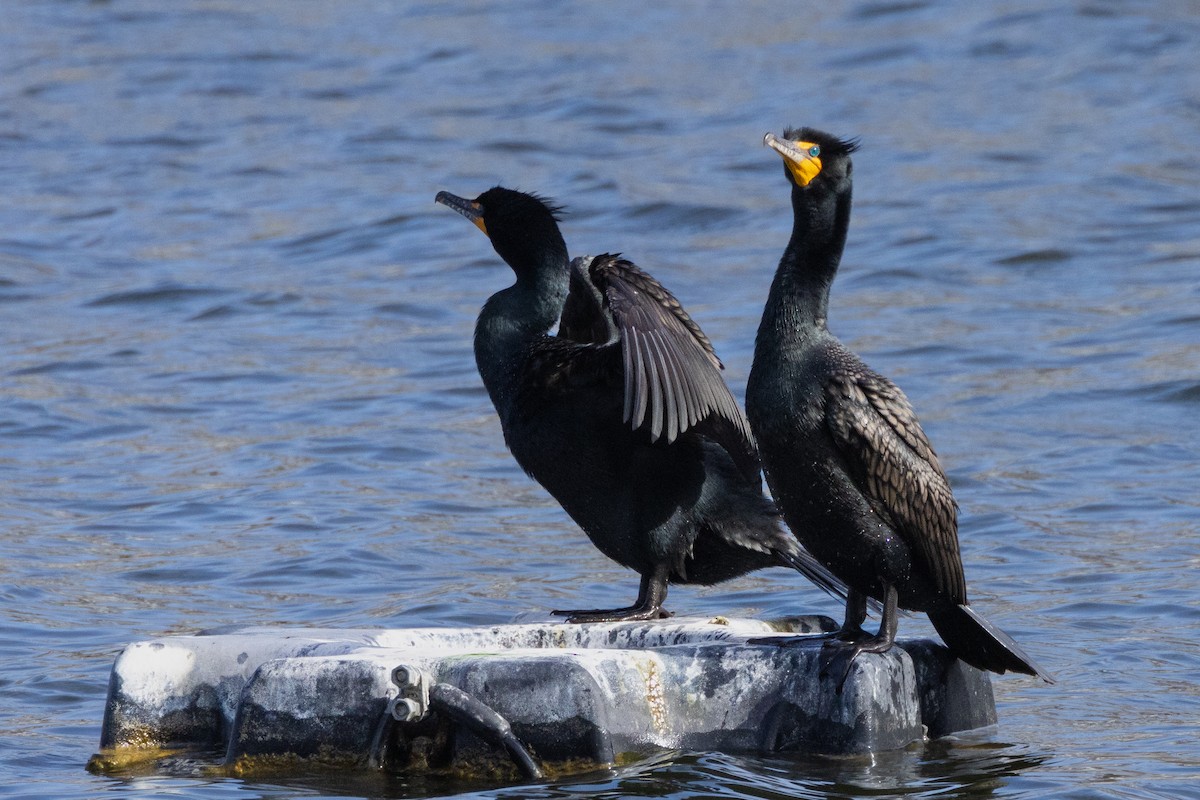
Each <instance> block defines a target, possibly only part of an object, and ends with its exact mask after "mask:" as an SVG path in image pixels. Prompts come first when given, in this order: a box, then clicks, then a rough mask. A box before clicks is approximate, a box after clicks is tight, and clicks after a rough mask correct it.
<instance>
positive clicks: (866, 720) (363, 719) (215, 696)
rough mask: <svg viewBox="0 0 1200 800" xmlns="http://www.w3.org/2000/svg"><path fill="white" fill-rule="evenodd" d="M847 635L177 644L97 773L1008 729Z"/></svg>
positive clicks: (151, 644)
mask: <svg viewBox="0 0 1200 800" xmlns="http://www.w3.org/2000/svg"><path fill="white" fill-rule="evenodd" d="M834 627H835V625H834V623H833V621H832V620H830V619H829V618H827V617H797V618H792V619H788V620H782V621H776V622H764V621H760V620H746V619H724V618H716V619H709V620H703V619H672V620H665V621H660V622H624V623H595V624H584V625H570V624H559V623H546V624H520V625H498V626H495V627H486V628H410V629H395V630H326V629H286V628H265V627H248V628H237V629H226V630H220V631H211V632H205V633H201V634H198V635H194V636H171V637H166V638H161V639H155V640H152V641H146V642H139V643H136V644H131V645H129V646H128V647H126V648H125V650H124V651H123V652H122V653H121V655H120V656H119V657H118V658H117V660H116V663H115V664H114V666H113V671H112V678H111V681H110V683H109V690H108V701H107V705H106V708H105V713H104V725H103V731H102V734H101V741H100V747H101V750H100V752H99V753H97V754H96V756H94V757H93V759H92V762H91V764H90V765H89V766H90V768H91V769H93V770H96V771H102V772H104V771H108V772H113V771H123V770H126V769H129V767H130V765H133V764H141V765H142V767H141V768H142V769H151V770H153V769H156V768H161V769H164V770H166V771H170V766H169V764H170V763H171V762H170V759H171V758H175V759H178V758H179V755H178V754H179V753H185V754H193V755H192V756H191V757H190V762H189V763H191V764H193V766H194V764H195V759H196V758H197V756H196V755H195V754H208V755H207V758H208V768H210V769H212V770H215V771H218V772H221V771H223V772H226V773H232V774H247V773H248V772H254V771H256V770H259V769H263V770H271V771H278V770H280V769H284V770H286V769H290V768H296V769H301V768H302V769H306V770H308V769H311V768H312V767H314V766H325V767H329V768H358V769H382V770H389V771H393V772H398V773H404V772H408V773H418V772H439V773H446V774H462V775H464V776H474V777H478V776H480V775H495V776H497V777H498V778H501V779H505V778H511V779H520V778H526V779H533V778H537V777H540V776H541V775H542V774H543V772H563V771H568V770H571V771H578V770H586V769H589V768H596V767H599V766H604V765H608V764H612V763H615V762H618V761H623V760H626V759H630V758H636V757H639V756H648V755H651V754H653V753H654V752H656V751H660V750H663V749H674V748H682V749H691V750H719V751H726V752H760V753H761V752H777V751H798V752H806V753H829V754H845V753H861V752H867V751H875V750H888V749H894V748H900V747H904V746H906V745H909V744H911V743H913V742H917V741H921V740H923V739H926V738H934V737H938V736H944V735H946V734H951V733H956V732H959V731H965V730H970V729H974V728H980V727H985V726H988V725H992V724H994V723H995V721H996V709H995V702H994V699H993V696H992V684H991V681H990V679H989V677H988V676H987V675H986V674H985V673H983V672H980V671H979V670H977V669H974V668H973V667H969V666H967V665H966V664H963V663H962V662H961V661H957V660H955V659H953V658H951V657H950V656H949V654H948V652H947V651H946V649H945V648H944V647H942V646H941V645H939V644H936V643H934V642H931V641H927V640H921V641H910V642H899V643H898V645H897V646H896V647H894V648H892V649H891V650H890V651H889V652H887V653H883V654H862V655H860V656H859V657H858V658H857V659H855V660H854V661H853V663H852V666H851V667H850V669H849V671H848V672H846V671H845V670H844V669H843V668H841V667H839V668H837V669H829V666H830V663H829V655H828V654H829V651H828V650H823V648H822V638H821V637H820V635H819V634H821V633H824V632H828V631H830V630H833V628H834ZM781 636H783V637H786V639H787V641H788V646H779V640H780V639H779V637H781ZM764 637H770V641H767V642H761V641H758V640H760V639H762V638H764ZM845 663H848V662H845ZM823 672H825V673H830V674H823ZM834 673H836V674H834ZM843 674H844V675H845V678H844V683H842V676H843ZM839 683H841V685H840V686H839ZM839 689H840V691H839ZM199 758H201V760H203V758H204V757H203V756H200V757H199Z"/></svg>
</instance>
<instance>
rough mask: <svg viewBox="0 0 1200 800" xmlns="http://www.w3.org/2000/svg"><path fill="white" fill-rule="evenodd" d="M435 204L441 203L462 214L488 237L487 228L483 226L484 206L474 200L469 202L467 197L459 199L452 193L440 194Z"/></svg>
mask: <svg viewBox="0 0 1200 800" xmlns="http://www.w3.org/2000/svg"><path fill="white" fill-rule="evenodd" d="M433 202H435V203H441V204H442V205H444V206H446V207H447V208H452V209H454V210H455V211H457V212H458V213H460V214H462V215H463V216H464V217H466V218H467V219H469V220H471V222H474V223H475V227H477V228H479V230H481V231H483V234H484V236H486V235H487V226H485V225H484V224H483V206H481V205H479V203H476V202H475V201H474V200H468V199H466V198H465V197H459V196H458V195H456V194H450V192H438V193H437V197H435V198H433Z"/></svg>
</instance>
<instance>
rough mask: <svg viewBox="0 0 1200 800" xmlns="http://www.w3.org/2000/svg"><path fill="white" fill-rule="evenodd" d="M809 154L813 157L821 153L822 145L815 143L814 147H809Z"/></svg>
mask: <svg viewBox="0 0 1200 800" xmlns="http://www.w3.org/2000/svg"><path fill="white" fill-rule="evenodd" d="M808 154H809V155H810V156H812V157H813V158H816V157H817V156H819V155H821V146H820V145H819V144H814V145H813V146H812V147H810V148H808Z"/></svg>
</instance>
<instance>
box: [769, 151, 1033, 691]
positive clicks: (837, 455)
mask: <svg viewBox="0 0 1200 800" xmlns="http://www.w3.org/2000/svg"><path fill="white" fill-rule="evenodd" d="M764 141H765V144H767V145H769V146H770V147H772V148H774V149H775V150H776V151H777V152H778V153H779V154H780V155H781V156H783V161H784V165H785V167H786V169H785V174H786V176H787V180H788V182H789V183H790V184H791V187H792V209H793V213H794V216H795V221H794V226H793V229H792V237H791V241H789V242H788V245H787V249H786V250H785V251H784V254H783V257H782V258H781V259H780V262H779V267H778V269H777V271H776V273H775V279H774V281H773V283H772V284H771V291H770V295H769V297H768V299H767V303H766V308H765V309H764V310H763V317H762V322H761V324H760V325H759V328H758V337H757V340H756V342H755V348H754V365H753V367H752V369H751V371H750V377H749V381H748V383H747V387H746V413H747V416H748V418H749V420H750V425H751V429H752V430H753V431H754V434H755V436H756V437H757V439H758V443H759V447H760V449H761V453H762V459H763V465H764V467H765V472H766V475H767V483H768V485H769V486H770V488H771V492H772V494H773V495H774V497H775V501H776V502H777V503H778V504H779V507H780V510H781V511H782V512H783V515H784V519H785V520H786V521H787V523H788V525H789V526H790V527H791V529H792V531H793V532H795V534H796V535H797V536H798V537H799V538H800V540H801V542H803V544H804V546H805V547H806V548H807V549H808V550H809V551H810V552H811V553H812V554H813V555H814V556H816V558H817V559H818V560H819V561H820V562H821V563H822V564H824V565H825V566H827V567H829V569H830V571H831V572H833V574H834V575H836V576H837V577H839V578H841V579H842V580H843V581H845V582H846V585H847V586H849V588H850V595H849V599H848V600H847V602H846V617H845V622H844V623H843V625H842V629H841V630H840V631H839V632H838V634H837V635H836V636H837V639H836V640H835V641H837V642H838V643H840V644H844V646H845V647H847V648H849V654H848V655H849V658H850V660H851V662H852V660H853V657H854V656H855V655H857V654H858V653H859V652H883V651H885V650H887V649H889V648H890V647H891V646H892V644H893V642H894V641H895V637H896V623H897V606H898V607H899V608H903V609H909V610H913V611H923V612H925V613H926V614H928V615H929V619H930V621H931V622H932V623H933V626H934V628H936V629H937V631H938V633H939V634H940V635H941V637H942V639H943V640H944V641H945V642H946V645H947V646H948V647H949V648H950V651H951V652H952V653H953V654H954V655H956V656H957V657H958V658H961V659H962V660H963V661H965V662H967V663H968V664H971V665H973V666H976V667H979V668H981V669H986V670H990V671H992V672H999V673H1003V672H1005V671H1008V670H1012V671H1014V672H1023V673H1025V674H1028V675H1038V676H1040V677H1042V678H1044V679H1045V680H1047V681H1050V680H1051V679H1050V677H1049V676H1048V675H1046V673H1044V672H1042V671H1041V670H1040V669H1039V668H1038V667H1037V666H1035V665H1034V663H1033V662H1032V661H1031V660H1030V658H1029V657H1028V656H1027V655H1026V654H1025V653H1024V652H1023V651H1022V650H1021V648H1020V647H1019V646H1018V645H1017V643H1016V642H1014V641H1013V640H1012V639H1011V638H1010V637H1009V636H1008V635H1007V634H1005V633H1004V632H1003V631H1001V630H1000V629H999V628H996V627H995V626H993V625H991V624H990V623H989V622H988V621H987V620H985V619H984V618H983V617H981V616H980V615H979V614H978V613H976V612H975V611H974V610H973V609H972V608H971V607H970V606H969V605H968V604H967V586H966V579H965V578H964V576H963V566H962V559H961V558H960V556H959V550H958V522H957V510H958V506H957V504H956V503H955V501H954V497H953V495H952V494H951V491H950V483H949V481H948V480H947V479H946V474H945V472H943V471H942V467H941V465H940V464H939V463H938V458H937V455H936V454H935V453H934V451H933V448H932V447H931V446H930V444H929V440H928V439H927V438H926V436H925V433H924V431H922V430H921V425H920V423H919V422H918V421H917V416H916V414H915V413H914V412H913V409H912V406H911V405H910V404H909V402H908V399H907V398H906V397H905V396H904V393H903V392H901V391H900V389H899V388H898V387H897V386H896V385H895V384H894V383H892V382H891V381H890V380H888V379H887V378H885V377H884V376H882V375H880V374H879V373H877V372H875V371H873V370H872V369H871V368H870V367H868V366H867V365H866V364H864V363H863V362H862V360H861V359H859V358H858V356H856V355H854V353H852V352H850V350H848V349H847V348H846V347H844V346H843V345H842V343H841V342H839V341H838V340H837V339H836V338H834V336H833V335H832V334H831V333H830V332H829V330H828V328H827V327H826V318H827V314H828V306H829V288H830V285H831V284H832V283H833V278H834V275H835V273H836V272H837V268H838V263H839V262H840V260H841V257H842V249H843V247H844V246H845V243H846V230H847V228H848V227H849V224H850V190H851V163H850V154H851V153H852V152H854V150H855V149H857V143H856V142H853V141H844V140H841V139H838V138H836V137H834V136H830V135H829V134H827V133H822V132H820V131H816V130H813V129H811V128H801V129H799V130H789V131H786V132H785V133H784V135H783V138H779V137H776V136H774V135H773V134H770V133H768V134H767V135H766V137H765V140H764ZM868 597H873V598H877V599H879V600H880V601H882V603H883V614H882V620H881V622H880V626H879V631H878V634H877V635H875V636H870V635H868V634H866V633H864V632H863V630H862V627H861V626H862V622H863V620H864V619H865V618H866V605H865V604H866V601H867V598H868ZM846 669H847V671H848V670H849V663H847V666H846Z"/></svg>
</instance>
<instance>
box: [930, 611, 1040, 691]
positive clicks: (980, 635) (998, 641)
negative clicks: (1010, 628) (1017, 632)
mask: <svg viewBox="0 0 1200 800" xmlns="http://www.w3.org/2000/svg"><path fill="white" fill-rule="evenodd" d="M929 621H930V622H932V623H933V627H934V628H936V629H937V632H938V634H939V635H940V636H941V637H942V641H944V642H945V643H946V646H947V647H949V648H950V651H951V652H952V653H954V655H956V656H958V657H959V658H961V659H962V660H963V661H965V662H967V663H968V664H970V665H971V666H973V667H978V668H979V669H985V670H988V671H989V672H998V673H1004V672H1021V673H1024V674H1025V675H1036V676H1037V677H1039V678H1041V679H1042V680H1044V681H1045V682H1046V683H1054V679H1053V678H1051V677H1050V675H1049V673H1047V672H1044V671H1043V670H1042V669H1041V668H1040V667H1038V666H1037V665H1036V664H1034V663H1033V659H1031V658H1030V657H1029V656H1028V655H1026V653H1025V651H1024V650H1022V649H1021V646H1020V645H1019V644H1017V643H1016V642H1015V641H1013V638H1012V637H1011V636H1009V635H1008V634H1007V633H1005V632H1004V631H1002V630H1000V629H999V628H997V627H996V626H995V625H993V624H992V623H990V622H988V621H987V620H986V619H984V618H983V616H982V615H980V614H978V613H976V611H975V610H974V609H973V608H971V607H970V606H968V605H965V604H964V605H954V606H946V607H944V608H939V609H935V610H933V611H930V612H929Z"/></svg>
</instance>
